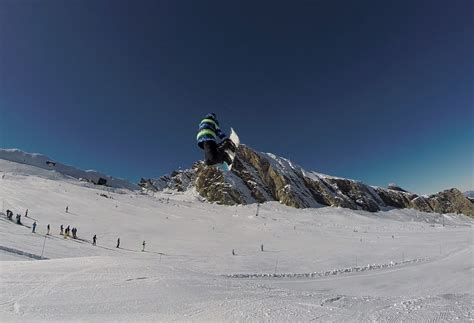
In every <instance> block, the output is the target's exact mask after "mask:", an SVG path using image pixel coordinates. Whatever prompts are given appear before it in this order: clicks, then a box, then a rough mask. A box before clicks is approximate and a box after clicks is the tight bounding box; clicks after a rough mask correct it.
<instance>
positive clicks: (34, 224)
mask: <svg viewBox="0 0 474 323" xmlns="http://www.w3.org/2000/svg"><path fill="white" fill-rule="evenodd" d="M32 227H33V230H31V232H33V233H35V230H36V221H35V222H33V225H32Z"/></svg>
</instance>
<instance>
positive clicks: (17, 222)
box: [7, 210, 22, 225]
mask: <svg viewBox="0 0 474 323" xmlns="http://www.w3.org/2000/svg"><path fill="white" fill-rule="evenodd" d="M7 219H8V220H10V221H13V212H12V211H11V210H7ZM16 224H20V225H21V224H22V223H21V214H17V215H16Z"/></svg>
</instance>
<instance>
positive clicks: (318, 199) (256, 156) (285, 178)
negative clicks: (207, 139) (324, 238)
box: [139, 145, 474, 216]
mask: <svg viewBox="0 0 474 323" xmlns="http://www.w3.org/2000/svg"><path fill="white" fill-rule="evenodd" d="M139 185H140V186H141V187H142V188H144V189H149V190H154V191H162V190H166V189H168V190H176V191H187V190H190V189H195V190H196V192H197V193H198V194H199V195H200V196H202V197H204V198H205V199H207V200H208V201H210V202H217V203H220V204H226V205H235V204H250V203H262V202H265V201H279V202H280V203H282V204H285V205H288V206H292V207H296V208H310V207H319V206H321V205H323V206H334V207H344V208H349V209H355V210H357V209H360V210H366V211H370V212H376V211H379V210H383V209H385V208H390V207H394V208H413V209H417V210H420V211H424V212H436V213H463V214H465V215H470V216H474V203H473V202H471V200H469V199H468V198H466V197H465V196H464V195H463V193H461V192H460V191H459V190H457V189H455V188H452V189H448V190H445V191H442V192H439V193H436V194H432V195H429V196H421V195H417V194H414V193H410V192H407V191H406V190H404V189H402V188H400V187H399V186H396V185H394V184H391V185H390V186H389V188H387V189H385V188H381V187H376V186H370V185H367V184H364V183H362V182H359V181H355V180H350V179H346V178H339V177H333V176H328V175H323V174H319V173H316V172H309V171H306V170H304V169H303V168H301V167H299V166H297V165H295V164H294V163H292V162H291V161H290V160H288V159H285V158H281V157H277V156H275V155H273V154H268V153H260V152H256V151H254V150H253V149H251V148H249V147H248V146H245V145H241V146H240V147H239V149H238V151H237V156H236V159H235V161H234V166H233V169H232V172H222V171H220V170H218V169H216V168H215V167H207V166H205V165H204V164H203V163H202V162H198V163H195V164H194V165H193V167H192V168H191V169H187V170H179V171H175V172H173V173H171V174H170V175H168V176H162V177H160V178H159V179H143V178H142V179H141V180H140V183H139Z"/></svg>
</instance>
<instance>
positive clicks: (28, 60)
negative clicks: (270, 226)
mask: <svg viewBox="0 0 474 323" xmlns="http://www.w3.org/2000/svg"><path fill="white" fill-rule="evenodd" d="M472 13H473V4H472V1H471V0H453V1H447V0H446V1H437V0H426V1H416V0H410V1H408V0H401V1H379V0H373V1H365V0H360V1H350V0H347V1H339V0H335V1H322V0H321V1H318V0H301V1H264V0H261V1H220V0H216V1H191V0H189V1H185V0H182V1H171V0H170V1H146V0H143V1H129V2H125V1H118V0H112V1H103V0H84V1H79V0H70V1H62V0H58V1H41V0H21V1H13V0H3V1H0V82H1V83H0V147H4V148H12V147H16V148H20V149H22V150H25V151H29V152H40V153H43V154H46V155H48V156H50V157H51V158H54V159H56V160H58V161H61V162H64V163H68V164H71V165H74V166H76V167H80V168H86V169H90V168H93V169H97V170H100V171H103V172H106V173H108V174H111V175H114V176H118V177H123V178H128V179H130V180H138V179H139V178H140V177H142V176H143V177H158V176H161V175H164V174H166V173H169V172H170V171H172V170H174V169H176V168H178V167H182V168H186V167H190V166H191V165H192V163H193V162H194V161H196V160H198V159H202V152H201V151H200V150H199V148H198V147H197V146H196V143H195V134H196V129H197V125H198V123H199V121H200V118H201V117H202V116H203V115H204V114H205V113H207V112H216V113H217V114H218V117H219V119H220V122H221V125H222V126H223V128H224V130H225V131H228V128H229V127H230V126H233V127H234V128H235V129H236V130H237V131H238V133H239V135H240V137H241V141H242V142H243V143H245V144H247V145H249V146H251V147H253V148H255V149H256V150H259V151H265V152H272V153H274V154H276V155H280V156H283V157H287V158H289V159H291V160H293V161H294V162H296V163H298V164H300V165H301V166H303V167H304V168H306V169H309V170H316V171H318V172H322V173H327V174H332V175H337V176H342V177H349V178H354V179H358V180H362V181H364V182H366V183H369V184H373V185H380V186H386V185H387V184H388V183H389V182H396V183H397V184H399V185H400V186H402V187H405V188H407V189H409V190H412V191H415V192H418V193H431V192H435V191H438V190H441V189H444V188H448V187H453V186H455V187H458V188H460V189H462V190H467V189H473V188H474V185H473V180H474V178H473V163H474V160H473V154H474V151H473V147H474V145H473V143H474V130H473V127H472V124H474V111H473V109H474V108H473V83H474V82H473V81H474V73H473V72H474V71H473V68H474V64H473V57H474V50H473V45H472V44H473V38H474V37H473V35H474V22H473V21H474V19H473V14H472Z"/></svg>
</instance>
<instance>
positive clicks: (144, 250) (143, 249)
mask: <svg viewBox="0 0 474 323" xmlns="http://www.w3.org/2000/svg"><path fill="white" fill-rule="evenodd" d="M142 245H143V249H142V252H143V251H145V245H146V243H145V240H143V243H142Z"/></svg>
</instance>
